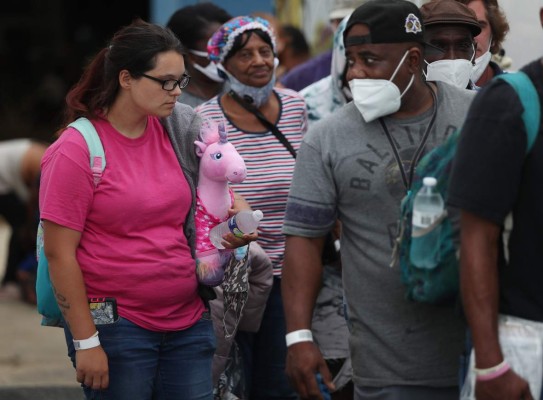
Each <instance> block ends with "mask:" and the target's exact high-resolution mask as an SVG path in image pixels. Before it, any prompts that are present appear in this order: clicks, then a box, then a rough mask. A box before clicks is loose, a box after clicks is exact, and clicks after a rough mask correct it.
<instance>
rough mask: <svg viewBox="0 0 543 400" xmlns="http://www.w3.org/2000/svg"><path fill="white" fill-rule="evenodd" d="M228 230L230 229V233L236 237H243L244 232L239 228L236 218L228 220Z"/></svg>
mask: <svg viewBox="0 0 543 400" xmlns="http://www.w3.org/2000/svg"><path fill="white" fill-rule="evenodd" d="M228 229H230V232H232V233H233V234H234V236H236V237H239V238H240V237H243V232H242V231H241V230H240V229H239V228H238V225H237V224H236V217H232V218H230V219H229V220H228Z"/></svg>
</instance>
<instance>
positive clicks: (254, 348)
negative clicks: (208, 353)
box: [236, 277, 298, 400]
mask: <svg viewBox="0 0 543 400" xmlns="http://www.w3.org/2000/svg"><path fill="white" fill-rule="evenodd" d="M285 334H286V326H285V314H284V311H283V301H282V299H281V279H280V278H277V277H274V278H273V287H272V291H271V293H270V297H269V298H268V302H267V304H266V310H265V311H264V315H263V317H262V323H261V325H260V330H259V331H258V332H256V333H253V332H243V331H238V333H237V334H236V343H237V344H238V346H239V349H240V351H241V354H242V359H243V364H244V365H243V371H244V374H245V382H246V384H247V390H248V392H249V393H248V396H247V397H246V398H248V399H251V400H260V399H283V400H286V399H297V398H298V396H297V395H296V392H295V391H294V390H293V389H292V387H291V386H290V384H289V383H288V379H287V375H286V373H285V362H286V354H287V345H286V342H285Z"/></svg>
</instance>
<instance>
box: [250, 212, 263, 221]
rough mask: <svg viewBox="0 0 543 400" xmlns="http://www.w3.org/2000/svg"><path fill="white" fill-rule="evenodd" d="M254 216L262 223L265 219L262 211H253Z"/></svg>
mask: <svg viewBox="0 0 543 400" xmlns="http://www.w3.org/2000/svg"><path fill="white" fill-rule="evenodd" d="M253 215H254V217H255V219H256V220H257V221H260V220H261V219H262V218H264V214H263V213H262V211H260V210H255V211H253Z"/></svg>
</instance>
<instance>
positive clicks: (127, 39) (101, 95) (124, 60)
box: [61, 19, 184, 131]
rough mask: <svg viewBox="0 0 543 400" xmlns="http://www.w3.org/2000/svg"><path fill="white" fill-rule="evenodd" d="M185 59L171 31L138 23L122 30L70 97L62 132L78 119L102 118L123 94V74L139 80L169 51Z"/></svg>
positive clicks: (83, 76)
mask: <svg viewBox="0 0 543 400" xmlns="http://www.w3.org/2000/svg"><path fill="white" fill-rule="evenodd" d="M171 50H173V51H175V52H177V53H179V54H180V55H182V54H183V53H184V49H183V46H182V45H181V42H180V41H179V39H177V37H176V36H175V35H174V34H173V33H172V31H171V30H169V29H168V28H163V27H161V26H159V25H155V24H151V23H148V22H145V21H143V20H141V19H137V20H135V21H134V22H132V24H130V25H128V26H126V27H123V28H121V29H120V30H119V31H117V33H115V35H114V36H113V38H112V39H111V42H110V44H109V46H107V47H106V48H104V49H102V50H101V51H100V52H99V53H98V54H97V55H96V56H95V57H94V59H93V60H92V61H91V63H90V64H89V65H88V66H87V68H86V69H85V71H84V72H83V75H82V76H81V79H80V80H79V82H78V83H77V84H76V85H75V86H74V87H73V88H72V89H71V90H70V91H69V93H68V95H67V96H66V109H65V111H64V120H63V126H62V128H61V131H62V130H64V129H65V127H66V126H67V125H68V124H69V123H70V122H72V121H74V120H75V119H77V118H79V117H87V118H89V119H95V118H100V114H101V112H102V111H103V110H104V109H107V108H109V107H110V106H111V105H112V104H113V102H114V101H115V99H116V97H117V94H118V92H119V73H120V72H121V71H122V70H127V71H128V72H129V73H130V75H132V76H133V77H135V78H137V77H140V76H141V75H142V74H143V73H145V72H146V71H149V70H151V69H153V68H154V67H155V63H156V56H157V54H159V53H163V52H166V51H171Z"/></svg>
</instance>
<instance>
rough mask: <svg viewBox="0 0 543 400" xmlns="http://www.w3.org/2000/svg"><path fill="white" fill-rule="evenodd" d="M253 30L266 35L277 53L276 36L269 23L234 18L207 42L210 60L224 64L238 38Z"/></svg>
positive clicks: (245, 18)
mask: <svg viewBox="0 0 543 400" xmlns="http://www.w3.org/2000/svg"><path fill="white" fill-rule="evenodd" d="M252 29H260V30H261V31H263V32H264V33H266V34H267V35H268V36H269V37H270V40H271V42H272V45H273V49H272V50H273V52H274V53H277V51H276V47H275V36H274V33H273V30H272V28H271V27H270V24H269V23H268V21H266V20H265V19H263V18H260V17H250V16H242V17H236V18H232V19H231V20H230V21H227V22H225V23H224V24H223V25H222V26H221V27H220V28H219V29H218V30H217V32H215V33H214V34H213V36H211V38H210V39H209V41H208V42H207V53H208V55H209V59H210V60H211V61H214V62H216V63H223V62H224V60H225V59H226V57H227V56H228V54H229V53H230V51H232V47H233V46H234V42H235V40H236V38H237V37H238V36H239V35H241V34H243V33H244V32H246V31H248V30H252Z"/></svg>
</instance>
